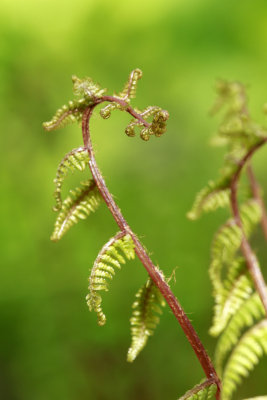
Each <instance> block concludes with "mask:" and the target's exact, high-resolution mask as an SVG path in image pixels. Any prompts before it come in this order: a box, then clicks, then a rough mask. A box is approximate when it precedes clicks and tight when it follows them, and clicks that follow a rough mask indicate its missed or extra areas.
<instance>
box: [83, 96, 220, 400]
mask: <svg viewBox="0 0 267 400" xmlns="http://www.w3.org/2000/svg"><path fill="white" fill-rule="evenodd" d="M102 100H103V101H107V100H109V101H114V100H113V97H111V96H103V98H102ZM98 104H99V103H98ZM94 106H95V105H94ZM94 106H93V107H91V108H88V109H87V110H85V112H84V115H83V120H82V130H83V139H84V145H85V147H86V148H87V150H88V153H89V156H90V161H89V167H90V170H91V172H92V175H93V178H94V180H95V182H96V184H97V186H98V189H99V191H100V193H101V195H102V197H103V199H104V201H105V202H106V204H107V206H108V208H109V210H110V212H111V214H112V216H113V218H114V219H115V221H116V223H117V225H118V226H119V228H120V230H121V231H124V232H127V233H128V234H129V235H131V237H132V240H133V242H134V244H135V252H136V255H137V256H138V258H139V259H140V261H141V262H142V264H143V265H144V267H145V269H146V270H147V272H148V274H149V275H150V277H151V279H152V280H153V282H154V283H155V284H156V286H157V287H158V288H159V290H160V292H161V293H162V295H163V297H164V298H165V299H166V301H167V303H168V305H169V306H170V308H171V310H172V312H173V314H174V316H175V317H176V319H177V320H178V322H179V324H180V326H181V328H182V329H183V331H184V333H185V335H186V337H187V339H188V341H189V343H190V344H191V346H192V348H193V350H194V352H195V354H196V356H197V358H198V360H199V362H200V364H201V366H202V368H203V371H204V372H205V375H206V377H207V378H208V379H213V380H214V382H215V383H216V385H217V387H218V390H217V400H219V398H220V380H219V378H218V376H217V374H216V371H215V369H214V367H213V365H212V362H211V360H210V358H209V356H208V354H207V352H206V350H205V348H204V346H203V344H202V343H201V341H200V339H199V337H198V335H197V333H196V331H195V330H194V328H193V326H192V324H191V322H190V321H189V319H188V317H187V315H186V314H185V312H184V310H183V308H182V307H181V305H180V303H179V302H178V300H177V299H176V297H175V296H174V294H173V292H172V291H171V289H170V287H169V285H168V284H167V282H165V280H164V277H163V276H162V274H161V272H160V271H159V270H158V269H157V268H156V266H155V265H154V264H153V262H152V261H151V259H150V257H149V256H148V254H147V252H146V251H145V249H144V247H143V246H142V244H141V242H140V241H139V240H138V238H137V237H136V235H135V234H134V233H133V232H132V230H131V228H130V227H129V225H128V223H127V222H126V220H125V219H124V217H123V215H122V213H121V211H120V209H119V207H118V206H117V204H116V203H115V201H114V199H113V198H112V196H111V194H110V192H109V190H108V188H107V186H106V183H105V181H104V179H103V177H102V174H101V172H100V170H99V169H98V166H97V163H96V160H95V157H94V151H93V147H92V143H91V138H90V130H89V122H90V117H91V115H92V111H93V108H94ZM126 111H128V112H129V113H130V114H131V115H133V113H132V112H131V110H130V109H128V108H127V109H126ZM133 116H134V115H133ZM138 119H139V120H140V115H139V117H138Z"/></svg>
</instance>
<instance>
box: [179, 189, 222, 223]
mask: <svg viewBox="0 0 267 400" xmlns="http://www.w3.org/2000/svg"><path fill="white" fill-rule="evenodd" d="M228 183H229V182H228V181H226V182H219V183H215V182H213V181H211V182H209V183H208V185H207V186H206V187H205V188H204V189H202V190H201V191H200V192H199V193H198V195H197V196H196V199H195V202H194V204H193V206H192V208H191V210H190V211H189V212H188V213H187V217H188V218H189V219H191V220H196V219H198V218H199V217H200V216H201V214H202V213H203V212H210V211H215V210H217V208H220V207H226V206H228V205H229V195H230V190H229V189H228V188H227V185H228Z"/></svg>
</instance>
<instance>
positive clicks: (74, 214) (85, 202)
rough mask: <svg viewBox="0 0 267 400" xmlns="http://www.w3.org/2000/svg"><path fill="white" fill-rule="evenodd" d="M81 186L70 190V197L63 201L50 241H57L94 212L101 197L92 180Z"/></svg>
mask: <svg viewBox="0 0 267 400" xmlns="http://www.w3.org/2000/svg"><path fill="white" fill-rule="evenodd" d="M81 184H82V186H81V187H78V188H76V189H75V190H70V195H69V196H68V197H67V198H66V199H65V200H64V201H63V203H62V207H61V210H60V212H59V214H58V217H57V219H56V222H55V227H54V231H53V234H52V236H51V240H53V241H58V240H59V239H61V238H62V236H63V235H64V234H65V233H66V232H67V231H68V230H69V229H70V228H71V227H72V226H73V225H74V224H76V223H77V222H78V221H79V219H85V218H87V217H88V216H89V214H90V213H91V212H94V211H95V210H96V209H97V208H98V206H99V204H100V202H101V200H102V197H101V195H100V193H99V191H98V188H97V186H96V184H95V182H94V181H93V180H89V181H87V182H82V183H81Z"/></svg>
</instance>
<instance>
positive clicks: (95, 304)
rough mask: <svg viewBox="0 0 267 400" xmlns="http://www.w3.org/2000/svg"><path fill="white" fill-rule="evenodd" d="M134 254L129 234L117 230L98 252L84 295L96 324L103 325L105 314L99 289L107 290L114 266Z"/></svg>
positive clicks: (117, 265)
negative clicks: (85, 294)
mask: <svg viewBox="0 0 267 400" xmlns="http://www.w3.org/2000/svg"><path fill="white" fill-rule="evenodd" d="M134 256H135V251H134V242H133V240H132V238H131V236H130V235H129V234H125V232H119V233H117V235H116V236H114V237H113V238H111V239H110V240H109V241H108V242H107V243H106V244H105V245H104V246H103V247H102V249H101V251H100V253H99V254H98V256H97V258H96V260H95V262H94V265H93V268H92V270H91V274H90V277H89V288H88V289H89V294H88V295H87V297H86V300H87V304H88V307H89V310H90V311H95V312H96V313H97V318H98V325H104V324H105V322H106V316H105V314H104V313H103V310H102V307H101V303H102V297H101V295H100V294H99V292H100V291H108V281H107V279H112V278H113V275H115V268H118V269H120V268H121V264H125V258H127V259H128V260H131V259H133V258H134Z"/></svg>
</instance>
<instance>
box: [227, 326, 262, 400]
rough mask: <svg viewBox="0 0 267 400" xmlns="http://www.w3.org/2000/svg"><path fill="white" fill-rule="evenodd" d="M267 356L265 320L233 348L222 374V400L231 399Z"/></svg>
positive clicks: (248, 332)
mask: <svg viewBox="0 0 267 400" xmlns="http://www.w3.org/2000/svg"><path fill="white" fill-rule="evenodd" d="M264 354H265V355H267V320H266V319H265V320H263V321H261V322H259V323H258V324H257V325H255V326H253V327H252V328H251V329H250V330H249V331H247V332H246V333H245V334H244V335H243V336H242V337H241V339H240V341H239V342H238V344H237V345H236V347H235V348H234V350H233V352H232V353H231V356H230V357H229V360H228V361H227V364H226V367H225V369H224V373H223V391H222V398H223V400H229V399H231V397H232V395H233V392H234V391H235V390H236V388H237V386H238V385H239V384H240V383H241V382H242V380H243V379H244V378H245V377H247V376H248V375H249V373H250V371H252V370H253V369H254V367H255V365H257V364H258V362H259V360H260V358H261V357H262V356H263V355H264Z"/></svg>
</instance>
